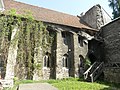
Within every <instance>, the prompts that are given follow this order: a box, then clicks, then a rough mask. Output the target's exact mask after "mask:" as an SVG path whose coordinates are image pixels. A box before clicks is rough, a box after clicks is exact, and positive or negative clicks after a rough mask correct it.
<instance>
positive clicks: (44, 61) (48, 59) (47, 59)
mask: <svg viewBox="0 0 120 90" xmlns="http://www.w3.org/2000/svg"><path fill="white" fill-rule="evenodd" d="M43 63H44V67H50V57H49V55H48V53H46V55H45V56H44V57H43Z"/></svg>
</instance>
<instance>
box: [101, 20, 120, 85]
mask: <svg viewBox="0 0 120 90" xmlns="http://www.w3.org/2000/svg"><path fill="white" fill-rule="evenodd" d="M119 24H120V18H117V19H116V20H114V21H112V22H110V23H108V24H107V25H105V26H103V27H102V29H101V36H102V38H103V41H104V43H103V44H104V62H105V69H104V79H105V80H107V81H110V82H116V83H120V73H119V72H120V47H119V46H120V43H119V41H120V35H119V34H120V33H119V32H120V26H119Z"/></svg>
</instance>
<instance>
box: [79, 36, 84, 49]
mask: <svg viewBox="0 0 120 90" xmlns="http://www.w3.org/2000/svg"><path fill="white" fill-rule="evenodd" d="M78 43H79V45H80V46H81V47H83V38H82V37H80V36H78Z"/></svg>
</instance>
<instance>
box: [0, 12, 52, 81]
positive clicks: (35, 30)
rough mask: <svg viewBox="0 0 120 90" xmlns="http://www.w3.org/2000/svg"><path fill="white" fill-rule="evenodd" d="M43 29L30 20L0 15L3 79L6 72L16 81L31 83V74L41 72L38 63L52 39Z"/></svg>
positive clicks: (40, 61) (0, 51) (39, 23)
mask: <svg viewBox="0 0 120 90" xmlns="http://www.w3.org/2000/svg"><path fill="white" fill-rule="evenodd" d="M46 28H47V26H45V25H44V24H43V23H42V22H38V21H35V20H33V19H31V18H21V17H19V16H18V17H17V16H13V15H5V14H1V15H0V55H1V57H0V59H1V60H3V61H4V77H5V75H7V72H9V74H10V73H12V74H11V75H13V76H16V77H19V78H20V79H32V78H33V75H34V70H36V69H39V71H40V70H41V64H42V60H40V59H42V56H43V55H44V54H45V52H46V51H47V50H48V49H49V48H50V47H51V45H52V41H53V36H54V35H52V36H50V35H49V32H48V31H47V30H46ZM10 50H11V51H10ZM13 51H16V55H13V54H15V52H13ZM12 52H13V53H12ZM40 55H41V57H40ZM10 58H11V59H10ZM13 59H14V60H13ZM8 62H10V63H8ZM11 62H13V63H11ZM10 64H11V65H10ZM10 68H11V70H7V69H10ZM13 69H14V70H13ZM10 71H11V72H10ZM12 71H15V72H12ZM39 75H42V73H41V71H40V73H39ZM8 76H9V75H8ZM8 76H7V77H8Z"/></svg>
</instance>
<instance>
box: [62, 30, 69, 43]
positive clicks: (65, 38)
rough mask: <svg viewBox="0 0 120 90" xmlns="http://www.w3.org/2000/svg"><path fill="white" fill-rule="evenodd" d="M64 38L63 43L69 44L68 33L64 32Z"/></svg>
mask: <svg viewBox="0 0 120 90" xmlns="http://www.w3.org/2000/svg"><path fill="white" fill-rule="evenodd" d="M62 38H63V42H64V44H66V45H67V44H68V43H67V33H66V32H62Z"/></svg>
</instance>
